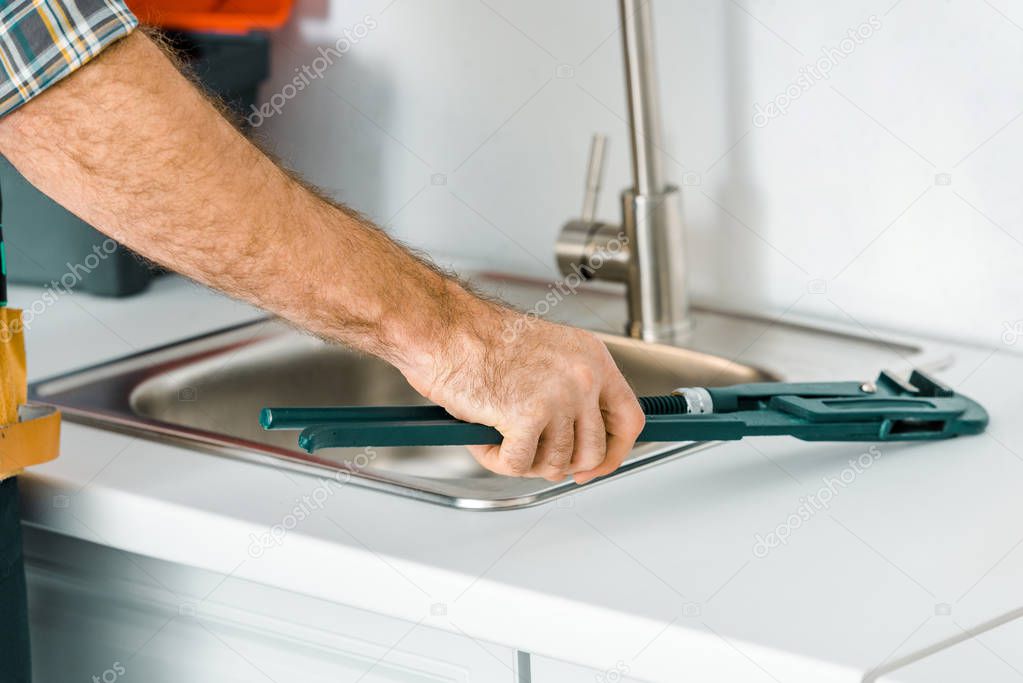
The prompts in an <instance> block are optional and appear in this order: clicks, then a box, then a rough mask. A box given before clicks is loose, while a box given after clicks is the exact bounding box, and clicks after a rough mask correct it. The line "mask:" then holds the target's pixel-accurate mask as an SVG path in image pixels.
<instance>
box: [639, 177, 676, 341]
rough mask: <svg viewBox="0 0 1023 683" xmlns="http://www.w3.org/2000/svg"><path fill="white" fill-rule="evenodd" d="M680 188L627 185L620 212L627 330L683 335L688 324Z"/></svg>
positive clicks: (651, 337)
mask: <svg viewBox="0 0 1023 683" xmlns="http://www.w3.org/2000/svg"><path fill="white" fill-rule="evenodd" d="M680 211H681V207H680V206H679V192H678V189H677V188H674V187H669V188H667V189H666V190H665V191H664V192H662V193H659V194H652V195H644V194H635V193H633V192H629V191H626V192H625V193H623V195H622V215H623V223H624V225H625V234H626V236H627V237H628V240H629V247H630V254H631V258H630V260H629V269H628V277H627V279H626V286H627V289H628V300H629V322H628V327H627V328H626V333H627V334H628V335H629V336H630V337H633V338H635V339H642V340H644V341H650V342H656V341H680V340H684V339H685V338H686V335H688V333H689V329H690V324H691V323H690V320H689V301H688V298H687V297H688V288H687V287H686V280H685V272H684V266H683V257H684V253H685V248H684V246H683V243H682V217H681V215H680Z"/></svg>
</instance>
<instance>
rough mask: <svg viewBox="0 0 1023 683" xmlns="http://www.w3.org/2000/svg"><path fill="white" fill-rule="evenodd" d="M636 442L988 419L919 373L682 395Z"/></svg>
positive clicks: (488, 435) (386, 411)
mask: <svg viewBox="0 0 1023 683" xmlns="http://www.w3.org/2000/svg"><path fill="white" fill-rule="evenodd" d="M639 402H640V405H641V406H642V408H643V411H644V412H645V413H646V416H647V421H646V427H644V429H643V432H642V433H641V434H640V435H639V439H638V441H640V442H652V441H658V442H675V441H734V440H737V439H742V438H743V437H746V436H783V435H788V436H794V437H796V438H797V439H802V440H804V441H919V440H928V439H948V438H952V437H956V436H965V435H969V434H979V433H980V432H983V431H984V429H985V428H986V426H987V423H988V415H987V411H986V410H984V408H983V407H982V406H980V405H979V404H978V403H976V402H975V401H973V400H971V399H969V398H967V397H965V396H962V395H960V394H956V393H955V392H954V391H953V390H952V389H950V388H949V387H947V386H945V385H943V384H942V383H940V382H939V381H937V380H936V379H933V378H932V377H929V376H928V375H926V374H924V373H923V372H920V371H914V372H913V373H912V375H911V376H910V378H909V380H908V381H904V380H902V379H901V378H899V377H897V376H896V375H894V374H892V373H889V372H882V373H881V375H880V376H879V377H878V378H877V381H876V382H871V383H863V382H811V383H786V382H763V383H755V384H737V385H734V386H730V387H713V388H702V387H697V388H683V389H676V390H675V391H673V392H672V393H671V394H668V395H665V396H643V397H640V399H639ZM260 424H262V426H263V428H264V429H294V430H301V432H300V434H299V436H298V444H299V446H300V447H301V448H302V449H304V450H305V451H307V452H309V453H312V452H314V451H317V450H320V449H321V448H335V447H362V446H379V447H385V446H445V445H470V444H497V443H500V442H501V435H500V433H499V432H498V431H497V430H496V429H494V428H493V427H487V426H485V425H479V424H471V423H468V422H463V421H461V420H457V419H455V418H454V417H452V416H451V415H449V414H448V413H447V412H446V411H445V410H444V409H443V408H441V407H440V406H374V407H354V406H353V407H320V408H315V407H312V408H295V407H287V408H264V409H263V411H262V413H261V415H260Z"/></svg>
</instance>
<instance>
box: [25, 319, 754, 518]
mask: <svg viewBox="0 0 1023 683" xmlns="http://www.w3.org/2000/svg"><path fill="white" fill-rule="evenodd" d="M601 338H602V339H603V341H604V342H605V343H606V344H607V346H608V348H609V349H610V351H611V354H612V355H613V356H614V358H615V360H616V361H617V362H618V364H619V365H620V367H621V368H622V370H623V372H624V373H625V375H626V376H627V377H628V378H629V380H630V381H631V382H632V384H633V386H634V387H635V388H636V389H637V391H639V392H641V393H664V392H666V391H669V390H670V389H671V388H672V387H675V386H679V385H680V384H687V385H692V384H697V385H700V384H710V385H717V384H731V383H735V382H748V381H755V380H759V379H766V378H767V377H769V376H768V375H767V374H765V373H762V372H760V371H759V370H756V369H754V368H751V367H748V366H745V365H741V364H738V363H732V362H729V361H727V360H725V359H722V358H716V357H713V356H709V355H705V354H702V353H698V352H694V351H687V350H685V349H679V348H673V347H668V346H658V345H650V344H644V343H642V342H638V341H635V340H632V339H627V338H624V337H616V336H612V335H602V337H601ZM31 393H32V395H33V397H35V398H36V400H39V401H44V402H48V403H52V404H55V405H58V406H60V407H61V408H62V409H63V410H64V413H65V415H66V416H67V417H68V418H69V419H71V420H75V421H82V422H86V423H89V424H98V425H102V426H107V427H113V428H116V429H121V430H128V431H131V432H136V433H141V434H144V435H149V436H153V437H157V438H165V439H171V440H174V441H183V442H186V443H190V444H192V445H193V446H196V445H201V446H203V447H205V448H210V449H213V450H215V451H216V452H219V453H226V454H229V455H232V456H235V457H240V458H243V459H250V460H256V461H259V462H265V463H268V464H273V465H275V466H281V467H287V468H292V469H299V470H303V471H307V472H320V473H321V474H322V473H323V472H324V471H327V472H336V473H340V474H339V475H338V476H341V477H343V478H344V480H346V481H347V480H351V481H352V482H354V483H360V484H364V485H367V486H371V487H375V488H379V489H384V490H388V491H391V492H395V493H401V494H404V495H407V496H411V497H415V498H419V499H423V500H428V501H430V502H434V503H441V504H447V505H453V506H457V507H466V508H478V509H488V508H509V507H521V506H525V505H530V504H533V503H537V502H540V501H542V500H545V499H548V498H551V497H553V496H556V495H559V494H562V493H566V492H569V491H571V490H573V489H575V488H576V486H575V484H573V483H571V482H570V481H569V482H567V483H560V484H552V483H550V482H547V481H544V480H542V479H515V478H509V477H502V476H498V475H494V474H492V473H490V472H487V471H486V470H484V469H483V468H481V467H480V466H479V465H478V464H476V462H475V461H474V460H473V459H472V458H471V457H470V456H469V454H468V453H467V452H466V451H465V450H464V449H463V448H460V447H449V448H443V447H441V448H379V449H365V450H360V449H328V450H325V451H321V452H317V453H316V454H315V455H309V454H307V453H304V452H302V451H300V450H299V449H298V448H297V432H268V431H264V430H263V429H261V428H260V426H259V423H258V416H259V410H260V409H261V408H263V407H265V406H269V405H276V406H289V405H375V404H416V403H423V402H424V401H423V399H422V398H421V397H420V396H419V395H418V394H416V392H415V391H413V389H412V388H411V387H410V386H409V385H408V384H407V383H406V382H405V380H404V378H403V377H402V376H401V374H400V373H398V372H397V371H396V370H395V369H394V368H392V367H391V366H389V365H387V364H386V363H384V362H382V361H379V360H377V359H375V358H372V357H368V356H364V355H360V354H357V353H355V352H353V351H350V350H347V349H345V348H342V347H338V346H332V345H328V344H326V343H324V342H321V341H319V340H317V339H314V338H312V337H309V336H306V335H303V334H301V333H299V332H297V331H295V330H293V329H291V328H290V327H287V326H285V325H283V324H281V323H279V322H275V321H263V322H258V323H253V324H249V325H244V326H241V327H238V328H234V329H231V330H227V331H224V332H220V333H215V334H212V335H208V336H205V337H201V338H198V339H194V340H190V341H187V342H183V343H180V344H177V345H173V346H170V347H166V348H163V349H158V350H154V351H151V352H146V353H142V354H139V355H136V356H132V357H128V358H125V359H122V360H118V361H114V362H111V363H108V364H104V365H101V366H97V367H95V368H91V369H87V370H84V371H81V372H77V373H73V374H71V375H68V376H64V377H61V378H55V379H53V380H49V381H44V382H40V383H37V384H34V385H33V386H32V388H31ZM703 445H705V444H648V445H644V446H641V447H638V448H636V449H635V450H634V452H633V454H632V456H631V457H630V458H629V461H628V462H627V463H626V465H625V466H624V467H623V468H622V470H620V472H619V473H617V474H615V475H612V476H621V475H622V474H625V473H628V472H631V471H635V470H637V469H641V468H642V467H644V466H646V465H648V464H650V463H653V462H657V461H660V460H663V459H666V458H669V457H671V456H675V455H678V454H682V453H686V452H691V451H693V450H694V449H697V448H700V447H702V446H703Z"/></svg>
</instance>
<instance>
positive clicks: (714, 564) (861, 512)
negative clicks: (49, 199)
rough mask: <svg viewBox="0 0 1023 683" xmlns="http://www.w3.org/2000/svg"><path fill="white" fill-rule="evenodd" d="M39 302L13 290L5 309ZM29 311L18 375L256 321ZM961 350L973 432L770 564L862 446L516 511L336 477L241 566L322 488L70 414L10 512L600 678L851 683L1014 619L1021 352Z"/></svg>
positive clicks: (620, 487) (172, 285) (636, 481)
mask: <svg viewBox="0 0 1023 683" xmlns="http://www.w3.org/2000/svg"><path fill="white" fill-rule="evenodd" d="M40 293H41V290H40V289H38V288H31V287H13V288H12V292H11V297H10V298H11V301H12V305H16V306H20V307H24V308H28V307H30V306H31V304H32V302H33V301H34V300H37V299H38V297H39V296H40ZM38 308H41V309H42V310H41V312H39V313H37V314H36V315H35V317H34V320H33V322H32V324H31V328H30V330H29V332H28V340H29V366H30V367H29V370H30V373H29V374H30V378H32V379H40V378H42V377H46V376H51V375H54V374H57V373H61V372H66V371H68V370H71V369H74V368H77V367H82V366H84V365H87V364H91V363H96V362H100V361H103V360H107V359H110V358H114V357H117V356H121V355H125V354H128V353H132V352H134V351H139V350H142V349H145V348H147V347H151V346H155V345H159V344H164V343H167V342H169V341H172V340H174V339H180V338H185V337H188V336H192V335H194V334H198V333H201V332H204V331H208V330H211V329H215V328H218V327H223V326H227V325H230V324H233V323H237V322H240V321H243V320H247V319H251V318H254V317H256V316H258V315H259V313H258V312H256V311H254V310H253V309H251V308H248V307H246V306H243V305H240V304H237V303H233V302H231V301H228V300H226V299H224V298H222V297H220V296H219V295H216V294H213V293H211V292H208V291H206V290H204V289H201V288H199V287H197V286H195V285H192V284H190V283H187V282H185V281H182V280H180V279H177V278H162V279H160V280H159V281H158V282H157V283H156V284H155V286H154V287H153V288H152V289H150V290H149V291H148V292H146V293H145V294H142V295H140V296H137V297H134V298H131V299H125V300H110V299H97V298H93V297H90V296H86V295H78V294H75V295H67V296H63V297H60V299H59V300H58V301H57V302H56V303H55V304H53V305H51V306H40V305H38V304H37V309H38ZM954 355H955V362H954V364H953V365H952V367H951V368H949V369H948V370H946V371H944V372H942V373H941V374H940V376H941V377H942V378H943V379H944V380H945V381H947V382H948V383H950V384H952V385H953V386H955V387H956V388H957V389H959V390H961V391H963V392H964V393H968V394H969V395H971V396H972V397H974V398H976V399H978V400H980V401H981V402H982V403H984V404H985V405H986V407H987V408H988V409H989V411H990V413H991V419H992V423H991V427H990V429H989V432H988V434H986V435H984V436H980V437H975V438H970V439H962V440H956V441H949V442H936V443H926V444H919V445H911V446H905V445H890V444H881V445H880V450H879V451H878V452H879V453H880V457H877V458H876V459H873V460H872V461H871V464H870V465H869V467H868V468H866V469H863V468H861V471H860V472H859V473H858V474H854V475H853V476H852V478H851V480H850V482H849V483H848V484H847V485H843V484H835V483H832V484H831V488H832V489H833V490H835V491H837V493H835V494H834V495H833V497H832V498H833V499H832V500H831V501H830V505H829V507H828V509H826V510H820V511H816V512H813V513H811V514H809V515H807V516H806V519H800V520H799V521H798V523H796V522H793V523H791V524H790V525H789V526H790V528H792V532H791V535H790V538H789V539H788V541H787V543H785V544H784V545H782V546H779V547H776V548H774V549H771V550H769V551H768V552H766V553H764V552H762V551H760V549H755V544H756V538H757V535H758V534H761V535H767V534H768V533H769V532H770V531H771V530H773V529H775V528H776V527H778V526H779V525H785V524H786V523H787V522H786V520H787V519H789V517H790V515H792V514H793V513H796V514H798V513H799V510H800V506H801V505H802V504H803V503H804V500H805V497H806V496H808V495H811V494H815V493H819V492H820V491H821V490H822V489H823V488H825V487H827V486H828V483H827V480H828V479H830V478H841V477H842V475H843V471H844V470H848V468H849V467H850V466H849V464H848V461H849V460H850V459H856V458H858V457H859V456H860V455H861V454H862V453H864V452H865V451H866V446H864V445H862V444H844V445H841V444H840V445H835V444H811V443H802V442H798V441H795V440H792V439H787V438H781V439H751V440H748V441H744V442H737V443H732V444H728V445H724V446H720V447H716V448H713V449H710V450H706V451H703V452H701V453H698V454H696V455H693V456H691V457H688V458H684V459H682V460H679V461H676V462H672V463H668V464H665V465H663V466H660V467H657V468H654V469H652V470H649V471H646V472H641V473H638V474H636V475H634V476H631V477H627V478H624V479H622V480H620V481H615V482H612V483H608V484H606V485H603V486H599V487H596V488H592V489H584V490H582V491H580V492H578V493H576V494H574V495H573V496H571V497H569V498H567V499H565V500H562V501H558V502H554V503H551V504H547V505H544V506H540V507H537V508H532V509H527V510H520V511H510V512H491V513H480V512H469V511H460V510H455V509H447V508H442V507H437V506H433V505H428V504H425V503H421V502H416V501H412V500H408V499H404V498H399V497H396V496H393V495H388V494H384V493H379V492H374V491H370V490H367V489H363V488H359V487H358V486H353V485H346V486H342V487H338V488H336V490H335V492H334V493H333V494H331V495H330V496H329V497H328V499H327V500H326V503H325V505H324V508H323V509H322V510H319V511H316V512H315V513H314V514H312V515H310V516H309V517H308V518H307V519H305V520H303V521H302V522H300V523H299V524H298V526H297V527H295V528H294V529H292V530H290V531H288V533H287V535H286V536H285V537H284V539H283V542H282V544H281V545H280V546H279V547H273V548H270V549H268V550H267V551H266V552H265V553H264V554H263V555H262V556H261V557H258V558H255V557H252V556H251V555H250V554H249V552H248V550H249V546H250V543H251V538H252V535H253V534H255V535H257V536H258V535H259V534H262V533H264V532H266V531H267V530H268V529H269V528H270V527H272V526H274V525H277V524H281V523H282V520H283V519H284V518H285V516H286V515H287V514H288V513H289V511H290V510H291V509H292V508H293V507H294V506H295V504H296V500H297V499H300V498H301V497H302V496H303V495H310V494H312V492H313V491H314V490H316V489H317V487H319V486H322V484H321V483H320V482H318V480H317V479H316V478H314V477H310V476H304V475H298V474H294V473H287V474H285V473H283V472H281V471H279V470H275V469H273V468H270V467H266V466H260V465H255V464H247V463H242V462H239V461H236V460H232V459H229V458H224V457H218V456H214V455H209V454H206V453H202V452H198V451H193V450H189V449H187V448H182V447H178V446H172V445H168V444H163V443H157V442H154V441H149V440H145V439H140V438H132V437H129V436H125V435H123V434H116V433H112V432H107V431H103V430H99V429H95V428H89V427H84V426H81V425H76V424H73V423H70V422H66V423H65V426H64V436H63V445H62V449H63V454H62V456H61V458H60V459H59V460H57V461H55V462H53V463H50V464H47V465H44V466H41V467H38V468H35V469H34V470H33V471H32V472H31V473H29V474H27V475H25V476H24V477H23V479H22V485H23V492H24V515H25V519H26V521H28V522H30V523H33V524H37V525H40V526H42V527H45V528H48V529H52V530H55V531H58V532H61V533H66V534H71V535H74V536H79V537H82V538H85V539H88V540H93V541H97V542H100V543H104V544H106V545H109V546H113V547H116V548H120V549H124V550H127V551H131V552H135V553H140V554H144V555H149V556H153V557H157V558H161V559H166V560H171V561H175V562H179V563H185V564H188V565H192V566H197V567H201V568H205V569H209V570H214V571H218V572H222V573H224V574H231V575H233V576H237V577H240V578H247V579H250V580H254V581H258V582H263V583H267V584H271V585H274V586H278V587H281V588H285V589H289V590H293V591H296V592H301V593H304V594H309V595H314V596H317V597H322V598H324V599H329V600H334V601H338V602H342V603H346V604H349V605H354V606H356V607H361V608H365V609H369V610H372V611H375V612H379V613H383V614H387V615H391V616H396V617H400V618H403V619H407V620H409V621H411V622H415V623H423V624H430V625H433V626H437V627H441V628H446V629H449V630H455V631H462V632H464V633H466V634H469V635H471V636H473V637H476V638H480V639H484V640H489V641H493V642H498V643H503V644H507V645H510V646H514V647H518V648H520V649H523V650H527V651H530V652H534V653H538V654H544V655H548V656H552V657H556V658H559V659H564V660H568V661H572V662H577V663H580V664H586V665H588V666H591V667H594V668H597V669H607V668H614V666H615V665H616V663H618V662H624V663H626V664H627V665H628V667H629V670H630V671H631V675H633V676H636V677H638V678H650V679H657V680H665V679H669V680H678V679H680V678H681V677H682V676H686V677H687V678H689V677H691V678H692V679H693V680H706V681H710V680H722V681H725V680H744V681H747V680H772V679H773V680H782V681H801V680H807V681H811V680H812V681H831V680H843V681H853V680H861V679H862V678H863V677H864V676H865V675H866V674H867V672H870V671H872V670H874V669H876V668H878V667H881V669H882V673H883V671H884V669H886V668H889V667H890V664H891V662H896V661H900V660H902V659H905V658H912V657H913V653H915V652H917V651H924V650H926V649H927V648H928V647H930V646H932V645H934V644H935V643H940V642H942V641H945V640H946V639H949V638H951V637H954V636H956V635H957V634H958V635H961V634H962V629H964V628H966V629H968V628H971V627H973V626H976V625H978V624H982V623H985V622H988V621H990V620H993V619H997V618H998V617H1000V616H1002V615H1006V614H1008V613H1010V612H1012V611H1013V610H1014V609H1016V608H1020V607H1023V581H1020V580H1019V578H1020V577H1021V576H1023V549H1020V547H1019V546H1020V545H1023V496H1021V495H1020V491H1021V490H1023V456H1021V455H1020V454H1021V453H1023V420H1021V419H1020V417H1019V416H1020V415H1021V414H1023V392H1021V391H1020V390H1019V389H1018V387H1017V386H1016V384H1015V382H1016V381H1018V378H1021V377H1023V356H1020V355H1017V354H1014V353H1012V352H1010V351H1008V350H1005V349H1003V350H999V351H996V352H993V353H992V350H990V349H987V350H984V349H970V348H965V347H957V348H956V350H955V354H954ZM849 471H851V470H849ZM846 474H847V475H848V472H846ZM65 497H66V498H65ZM209 599H210V600H215V599H216V594H215V592H214V593H213V594H212V595H211V596H210V597H209ZM438 603H440V604H443V605H444V606H445V607H444V609H443V610H441V609H437V608H434V609H433V610H431V606H436V605H437V604H438ZM440 612H446V614H440ZM999 642H1000V641H997V640H995V639H992V640H991V643H989V646H990V647H998V646H999V645H998V643H999ZM1003 647H1004V645H1003ZM885 680H889V679H885ZM890 680H899V679H898V677H897V676H896V675H895V674H892V678H891V679H890ZM907 680H908V679H907Z"/></svg>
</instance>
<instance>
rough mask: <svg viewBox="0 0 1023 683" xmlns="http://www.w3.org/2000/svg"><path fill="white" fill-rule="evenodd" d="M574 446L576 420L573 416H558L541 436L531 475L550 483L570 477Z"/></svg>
mask: <svg viewBox="0 0 1023 683" xmlns="http://www.w3.org/2000/svg"><path fill="white" fill-rule="evenodd" d="M574 446H575V418H574V417H573V416H572V415H558V416H556V417H555V418H554V419H552V420H551V422H550V424H548V425H547V428H546V429H544V430H543V434H541V435H540V444H539V447H538V448H537V452H536V460H535V461H534V462H533V470H532V472H531V474H532V475H534V476H538V477H543V478H544V479H548V480H550V481H561V480H562V479H564V478H565V477H566V476H567V475H568V471H569V466H570V464H571V462H572V450H573V448H574Z"/></svg>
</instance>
